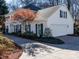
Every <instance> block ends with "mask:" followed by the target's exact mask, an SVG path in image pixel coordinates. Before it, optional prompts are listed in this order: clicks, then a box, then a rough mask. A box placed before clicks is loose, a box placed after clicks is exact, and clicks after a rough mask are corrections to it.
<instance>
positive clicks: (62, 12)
mask: <svg viewBox="0 0 79 59" xmlns="http://www.w3.org/2000/svg"><path fill="white" fill-rule="evenodd" d="M60 18H67V12H66V11H62V10H60Z"/></svg>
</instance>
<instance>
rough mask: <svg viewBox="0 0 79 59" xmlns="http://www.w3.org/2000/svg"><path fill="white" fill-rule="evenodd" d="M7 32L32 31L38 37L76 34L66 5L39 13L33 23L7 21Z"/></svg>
mask: <svg viewBox="0 0 79 59" xmlns="http://www.w3.org/2000/svg"><path fill="white" fill-rule="evenodd" d="M5 28H6V29H5V31H6V32H8V33H12V32H22V33H24V32H26V31H31V32H33V33H35V34H36V35H37V36H44V35H48V36H54V37H57V36H63V35H68V34H73V33H74V20H73V18H72V16H71V14H70V12H69V11H68V9H67V7H66V6H65V5H58V6H54V7H49V8H45V9H42V10H39V11H38V12H37V16H36V17H35V19H34V20H33V21H28V20H27V21H26V22H22V21H12V20H11V19H7V20H6V22H5Z"/></svg>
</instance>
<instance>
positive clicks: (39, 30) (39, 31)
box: [36, 24, 43, 37]
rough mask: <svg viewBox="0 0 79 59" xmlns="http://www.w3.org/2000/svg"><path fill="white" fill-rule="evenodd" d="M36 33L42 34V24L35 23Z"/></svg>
mask: <svg viewBox="0 0 79 59" xmlns="http://www.w3.org/2000/svg"><path fill="white" fill-rule="evenodd" d="M36 35H37V36H39V37H41V36H43V24H36Z"/></svg>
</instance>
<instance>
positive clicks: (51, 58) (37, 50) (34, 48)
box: [7, 35, 79, 59]
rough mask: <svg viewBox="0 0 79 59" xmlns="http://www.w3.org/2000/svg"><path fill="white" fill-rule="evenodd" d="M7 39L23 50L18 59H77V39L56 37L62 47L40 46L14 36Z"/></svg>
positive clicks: (78, 42) (78, 52) (52, 45)
mask: <svg viewBox="0 0 79 59" xmlns="http://www.w3.org/2000/svg"><path fill="white" fill-rule="evenodd" d="M7 37H8V38H11V39H12V40H14V41H15V42H16V43H17V44H19V45H20V46H22V47H23V48H24V52H23V54H22V56H21V57H20V59H79V37H72V36H63V37H58V38H60V39H61V40H63V41H64V42H65V44H62V45H55V44H51V45H48V44H42V43H38V42H34V41H31V40H28V39H23V38H19V37H15V36H8V35H7Z"/></svg>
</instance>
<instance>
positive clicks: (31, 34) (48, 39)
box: [12, 32, 64, 44]
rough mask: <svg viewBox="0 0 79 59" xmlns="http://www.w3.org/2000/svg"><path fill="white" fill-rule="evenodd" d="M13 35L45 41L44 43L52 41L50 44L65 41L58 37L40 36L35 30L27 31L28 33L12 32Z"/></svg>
mask: <svg viewBox="0 0 79 59" xmlns="http://www.w3.org/2000/svg"><path fill="white" fill-rule="evenodd" d="M12 34H13V35H17V36H19V37H23V38H27V39H31V40H35V41H38V42H44V43H50V44H64V42H63V41H62V40H60V39H58V38H54V37H38V36H37V35H36V34H34V33H33V32H27V33H23V34H21V33H16V34H15V33H12Z"/></svg>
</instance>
